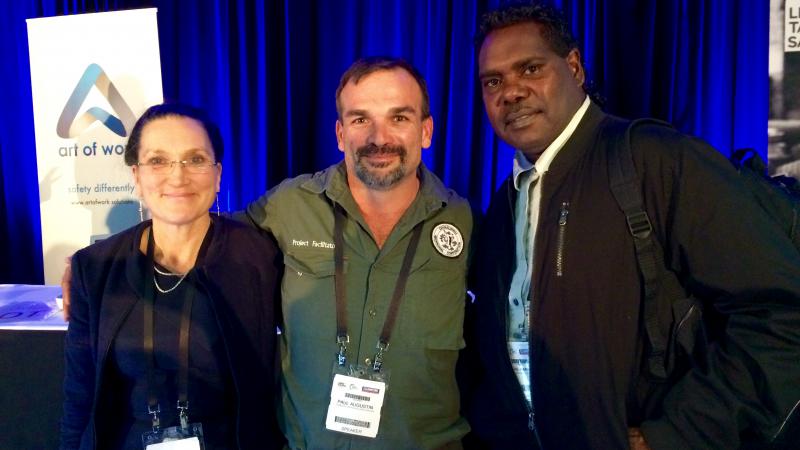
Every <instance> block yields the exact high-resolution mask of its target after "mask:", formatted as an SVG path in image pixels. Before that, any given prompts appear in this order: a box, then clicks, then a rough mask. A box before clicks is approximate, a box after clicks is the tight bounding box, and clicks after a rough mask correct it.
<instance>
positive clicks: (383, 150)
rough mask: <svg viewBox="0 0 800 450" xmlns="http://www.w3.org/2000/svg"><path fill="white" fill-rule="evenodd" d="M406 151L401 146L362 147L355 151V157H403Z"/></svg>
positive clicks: (372, 145)
mask: <svg viewBox="0 0 800 450" xmlns="http://www.w3.org/2000/svg"><path fill="white" fill-rule="evenodd" d="M405 154H406V149H405V148H404V147H403V146H402V145H380V146H379V145H375V144H366V145H362V146H361V147H359V148H358V149H357V150H356V156H358V157H359V158H364V157H368V156H374V155H399V156H405Z"/></svg>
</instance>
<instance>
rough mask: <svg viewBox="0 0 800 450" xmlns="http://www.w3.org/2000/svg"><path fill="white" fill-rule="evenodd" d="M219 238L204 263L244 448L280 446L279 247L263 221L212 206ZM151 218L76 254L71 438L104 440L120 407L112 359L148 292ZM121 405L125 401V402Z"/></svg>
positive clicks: (68, 391) (65, 442)
mask: <svg viewBox="0 0 800 450" xmlns="http://www.w3.org/2000/svg"><path fill="white" fill-rule="evenodd" d="M212 220H213V225H214V226H213V228H212V239H211V242H210V244H209V247H208V250H207V252H206V255H205V257H204V258H203V259H202V261H199V262H198V264H199V265H198V266H196V267H195V270H196V274H197V279H198V280H199V285H200V289H203V290H205V292H206V294H207V295H208V297H209V298H210V299H211V302H212V307H213V310H214V313H215V315H216V319H217V323H218V324H219V327H220V333H221V336H222V338H223V342H224V347H225V350H226V352H227V355H228V358H227V359H228V361H229V362H230V372H231V374H232V377H233V382H234V386H235V390H236V407H237V417H236V425H237V427H236V433H237V442H238V444H239V448H241V449H250V448H259V449H260V448H269V447H270V446H274V447H276V448H279V447H280V446H281V445H282V443H283V437H282V436H281V435H280V433H279V431H278V428H277V425H276V418H275V407H274V399H275V398H276V391H277V389H278V385H277V383H276V379H277V377H276V373H277V372H276V366H275V361H276V342H277V341H276V325H277V324H276V314H275V305H277V304H278V303H279V302H278V300H277V292H278V291H277V289H279V283H278V280H279V276H280V273H279V270H280V267H281V266H280V263H279V251H278V250H277V247H276V246H275V244H274V243H273V242H271V241H269V240H268V239H266V238H264V237H263V236H261V235H260V234H259V233H258V232H257V231H255V230H253V229H252V228H250V227H247V226H246V225H243V224H240V223H238V222H235V221H232V220H230V219H226V218H222V217H216V216H212ZM150 225H151V223H150V222H149V221H147V222H142V223H140V224H139V225H137V226H135V227H133V228H130V229H128V230H126V231H123V232H121V233H119V234H117V235H114V236H112V237H110V238H108V239H106V240H104V241H101V242H98V243H96V244H94V245H91V246H89V247H86V248H84V249H82V250H80V251H79V252H77V253H76V254H75V256H74V257H73V262H72V284H71V288H70V293H71V307H70V316H71V317H70V323H69V329H68V330H67V336H66V342H65V358H66V371H65V377H64V416H63V418H62V422H61V448H65V449H72V448H81V449H93V448H102V447H103V444H104V433H105V432H107V431H108V427H107V426H106V418H107V416H108V414H107V412H108V411H109V410H110V407H109V404H108V403H109V400H108V399H107V397H108V394H109V392H108V388H109V387H108V386H107V384H108V383H107V381H108V380H107V379H106V377H104V370H103V369H104V367H105V364H106V358H107V356H108V352H109V349H110V348H111V345H112V343H113V341H114V338H115V337H116V335H117V333H118V331H119V328H120V326H121V324H122V323H123V322H124V320H125V318H126V317H127V315H128V314H129V312H130V311H131V309H132V308H133V306H134V304H135V303H136V302H137V301H139V299H141V298H143V295H142V294H143V293H142V289H143V285H144V283H143V276H144V274H146V273H147V271H146V270H145V267H142V266H141V264H142V263H141V261H142V260H143V259H142V258H137V257H136V256H137V252H139V242H140V237H141V235H142V232H143V231H144V230H145V229H146V228H147V227H149V226H150ZM114 410H118V408H115V409H114Z"/></svg>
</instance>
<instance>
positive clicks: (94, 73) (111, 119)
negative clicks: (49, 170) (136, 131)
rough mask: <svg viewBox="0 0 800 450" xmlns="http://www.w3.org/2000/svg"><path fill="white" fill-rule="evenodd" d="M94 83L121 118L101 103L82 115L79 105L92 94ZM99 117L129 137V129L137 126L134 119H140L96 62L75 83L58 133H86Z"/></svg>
mask: <svg viewBox="0 0 800 450" xmlns="http://www.w3.org/2000/svg"><path fill="white" fill-rule="evenodd" d="M92 86H96V87H97V89H98V90H99V91H100V92H101V93H102V94H103V96H104V97H105V98H106V100H108V103H109V104H110V105H111V107H112V108H114V112H115V113H117V115H118V116H119V118H117V117H116V116H114V115H113V114H111V113H109V112H108V111H106V110H104V109H102V108H100V107H97V106H93V107H91V108H89V109H87V110H86V112H84V113H83V114H81V115H80V116H78V108H80V107H81V104H82V103H83V101H84V100H85V99H86V96H87V95H89V91H91V89H92ZM98 120H99V121H100V122H102V123H103V125H105V126H106V128H108V129H109V130H111V131H113V132H114V133H116V134H118V135H119V136H121V137H126V136H127V135H128V132H127V131H126V130H128V129H130V128H131V127H132V126H133V124H134V122H136V117H135V116H134V115H133V111H131V108H130V107H129V106H128V104H127V103H125V100H124V99H123V98H122V96H121V95H120V94H119V91H118V90H117V88H116V87H115V86H114V83H112V82H111V80H110V79H109V78H108V75H106V73H105V72H104V71H103V69H102V68H101V67H100V66H98V65H97V64H95V63H92V64H89V66H88V67H86V70H85V71H84V72H83V76H82V77H81V79H80V80H79V81H78V85H77V86H75V89H74V90H73V91H72V95H70V97H69V100H67V104H66V105H64V110H63V111H61V117H59V118H58V126H57V127H56V132H57V133H58V135H59V136H60V137H62V138H72V137H75V136H77V135H79V134H81V133H83V132H84V131H85V130H86V129H87V128H89V127H90V126H91V125H92V124H93V123H95V122H96V121H98Z"/></svg>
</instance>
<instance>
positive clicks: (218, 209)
mask: <svg viewBox="0 0 800 450" xmlns="http://www.w3.org/2000/svg"><path fill="white" fill-rule="evenodd" d="M217 216H219V192H217Z"/></svg>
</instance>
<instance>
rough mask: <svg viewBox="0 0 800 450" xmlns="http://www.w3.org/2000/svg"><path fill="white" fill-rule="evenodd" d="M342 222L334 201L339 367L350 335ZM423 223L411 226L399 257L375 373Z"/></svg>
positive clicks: (392, 327) (378, 370) (340, 213)
mask: <svg viewBox="0 0 800 450" xmlns="http://www.w3.org/2000/svg"><path fill="white" fill-rule="evenodd" d="M344 221H345V217H344V211H342V207H341V206H339V204H338V203H337V204H336V205H335V206H334V223H333V242H334V249H333V259H334V287H335V293H336V342H337V343H338V344H339V354H338V355H337V361H338V363H339V366H344V365H345V363H346V361H347V358H346V352H347V343H348V342H350V337H349V336H348V334H347V311H346V310H347V297H346V290H345V280H344ZM423 224H424V222H420V223H418V224H417V225H416V226H415V227H414V230H413V234H412V235H411V239H410V240H409V242H408V247H407V248H406V253H405V256H404V257H403V263H402V265H401V267H400V273H399V274H398V275H397V282H396V283H395V286H394V292H393V294H392V299H391V301H390V303H389V310H388V311H387V313H386V319H385V320H384V322H383V329H382V330H381V335H380V338H379V340H378V344H377V346H376V348H377V349H378V352H377V353H376V355H375V359H374V363H373V364H372V370H373V371H375V372H380V370H381V367H382V365H383V353H384V352H385V351H386V350H387V349H388V348H389V338H390V337H391V335H392V330H393V329H394V325H395V322H396V320H397V312H398V310H399V308H400V303H401V301H402V300H403V296H404V294H405V290H406V283H407V282H408V276H409V274H410V273H411V262H412V261H413V260H414V255H415V254H416V252H417V247H419V240H420V236H422V225H423Z"/></svg>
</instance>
